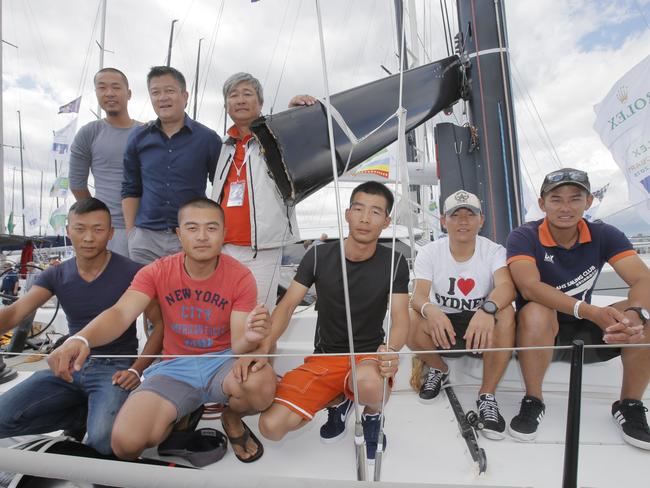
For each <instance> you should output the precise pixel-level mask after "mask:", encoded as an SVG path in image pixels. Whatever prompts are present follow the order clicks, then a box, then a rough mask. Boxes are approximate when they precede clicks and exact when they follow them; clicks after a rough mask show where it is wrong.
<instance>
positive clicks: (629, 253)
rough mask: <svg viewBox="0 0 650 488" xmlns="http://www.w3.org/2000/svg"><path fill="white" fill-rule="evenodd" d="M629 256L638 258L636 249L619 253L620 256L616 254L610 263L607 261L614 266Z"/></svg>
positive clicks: (610, 259)
mask: <svg viewBox="0 0 650 488" xmlns="http://www.w3.org/2000/svg"><path fill="white" fill-rule="evenodd" d="M628 256H636V251H635V250H634V249H628V250H627V251H623V252H619V253H618V254H615V255H614V256H612V257H611V258H609V261H607V262H608V263H609V264H614V263H617V262H619V261H620V260H621V259H623V258H626V257H628Z"/></svg>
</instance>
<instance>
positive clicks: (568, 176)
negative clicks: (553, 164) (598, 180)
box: [540, 168, 591, 196]
mask: <svg viewBox="0 0 650 488" xmlns="http://www.w3.org/2000/svg"><path fill="white" fill-rule="evenodd" d="M562 185H575V186H579V187H580V188H582V189H584V190H586V191H587V193H591V184H590V183H589V175H587V173H586V172H585V171H582V170H579V169H574V168H562V169H558V170H555V171H552V172H551V173H549V174H547V175H546V176H545V177H544V182H543V183H542V189H541V190H540V195H541V196H544V194H545V193H548V192H549V191H551V190H554V189H555V188H557V187H558V186H562Z"/></svg>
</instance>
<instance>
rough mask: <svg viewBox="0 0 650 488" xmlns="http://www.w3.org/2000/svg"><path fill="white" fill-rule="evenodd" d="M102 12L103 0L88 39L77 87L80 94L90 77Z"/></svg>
mask: <svg viewBox="0 0 650 488" xmlns="http://www.w3.org/2000/svg"><path fill="white" fill-rule="evenodd" d="M100 13H101V1H100V2H98V4H97V12H96V14H95V22H94V23H93V28H92V31H91V32H90V39H89V40H88V47H87V48H86V56H85V57H84V62H83V65H82V68H81V77H80V79H79V87H78V88H77V94H78V95H81V94H82V93H83V86H84V85H85V84H86V80H87V78H88V69H89V68H90V53H91V50H92V47H93V42H94V39H95V34H96V33H97V26H98V24H99V17H100Z"/></svg>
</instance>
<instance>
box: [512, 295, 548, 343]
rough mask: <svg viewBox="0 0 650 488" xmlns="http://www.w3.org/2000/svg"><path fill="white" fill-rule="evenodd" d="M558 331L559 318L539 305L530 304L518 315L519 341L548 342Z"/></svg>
mask: <svg viewBox="0 0 650 488" xmlns="http://www.w3.org/2000/svg"><path fill="white" fill-rule="evenodd" d="M557 331H558V323H557V316H556V312H555V310H552V309H550V308H548V307H545V306H544V305H540V304H539V303H534V302H529V303H527V304H526V305H524V307H523V308H522V309H521V310H520V311H519V314H518V315H517V341H518V342H521V341H522V340H527V341H530V340H537V341H542V342H548V340H552V339H553V338H554V337H555V336H556V335H557Z"/></svg>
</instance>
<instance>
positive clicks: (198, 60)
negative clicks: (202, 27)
mask: <svg viewBox="0 0 650 488" xmlns="http://www.w3.org/2000/svg"><path fill="white" fill-rule="evenodd" d="M201 42H203V38H201V39H199V51H198V53H197V55H196V75H195V76H194V108H193V110H192V118H193V119H194V120H196V110H197V107H198V98H199V65H200V64H201Z"/></svg>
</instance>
